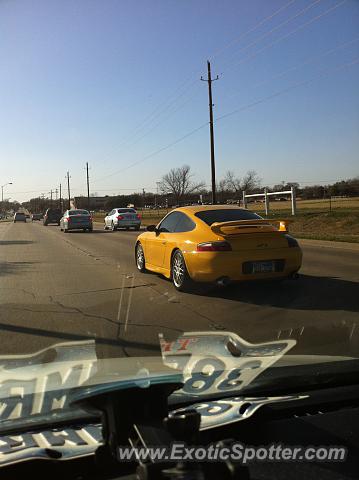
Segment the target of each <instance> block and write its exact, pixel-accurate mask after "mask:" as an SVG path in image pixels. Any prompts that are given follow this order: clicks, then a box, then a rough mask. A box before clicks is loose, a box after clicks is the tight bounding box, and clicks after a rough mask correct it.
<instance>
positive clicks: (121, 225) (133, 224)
mask: <svg viewBox="0 0 359 480" xmlns="http://www.w3.org/2000/svg"><path fill="white" fill-rule="evenodd" d="M115 225H116V226H117V227H118V228H126V227H140V226H141V220H137V221H135V220H128V221H126V222H124V221H121V220H120V221H119V222H117V224H115Z"/></svg>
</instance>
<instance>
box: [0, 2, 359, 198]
mask: <svg viewBox="0 0 359 480" xmlns="http://www.w3.org/2000/svg"><path fill="white" fill-rule="evenodd" d="M276 12H277V13H276ZM269 17H271V18H269ZM266 19H268V20H267V21H266ZM358 39H359V1H358V0H346V1H343V0H342V1H340V0H292V1H290V0H221V1H220V2H219V1H218V0H206V1H205V0H181V1H180V0H166V1H165V0H155V1H150V0H147V1H144V0H138V1H133V0H106V1H104V0H56V1H55V0H27V1H25V0H22V1H20V0H1V1H0V61H1V75H0V92H1V95H0V158H1V184H3V183H6V182H8V181H12V182H13V185H11V186H7V187H6V194H5V197H11V198H12V199H17V200H19V201H24V200H26V199H28V198H31V197H35V196H39V195H40V194H41V193H44V194H45V195H46V194H47V192H49V190H50V189H55V188H56V187H57V186H58V185H59V183H60V182H61V183H62V184H63V185H64V184H65V174H66V171H67V170H70V173H71V183H72V189H73V193H74V194H77V195H78V194H81V193H82V194H85V192H86V183H85V180H86V177H85V169H84V167H85V162H86V161H88V162H89V164H90V168H91V169H90V177H91V188H92V191H93V192H98V194H100V195H102V194H109V195H111V194H117V193H125V192H129V191H140V190H142V188H145V190H146V191H150V190H152V191H154V190H155V188H156V181H158V180H159V179H160V178H161V176H162V175H163V174H164V173H166V171H168V169H169V168H171V167H176V166H180V165H182V164H184V163H187V164H189V165H191V167H192V169H193V173H194V174H195V176H196V178H197V179H198V180H203V181H205V182H206V183H207V184H209V180H210V170H209V133H208V127H207V126H206V125H205V124H206V122H208V99H207V87H206V84H205V83H204V82H201V81H200V76H201V75H205V74H206V60H207V58H208V59H210V60H211V62H212V71H213V74H214V75H217V74H219V76H220V79H219V80H218V81H217V82H215V83H214V84H213V95H214V103H215V109H214V114H215V118H218V117H221V116H222V115H226V114H227V113H229V112H232V111H235V110H239V111H238V112H237V113H235V114H233V115H231V116H228V117H226V118H223V119H222V120H220V121H218V122H216V126H215V140H216V159H217V173H218V177H219V178H220V177H221V176H222V175H224V173H225V171H226V170H228V169H231V170H234V171H235V172H236V173H237V174H238V175H239V176H241V175H243V174H244V173H245V172H246V171H247V170H248V169H254V170H256V171H257V172H258V174H259V176H260V177H261V178H262V180H263V183H264V184H268V185H270V184H273V183H277V182H280V181H282V180H284V181H298V182H300V183H303V182H305V184H307V183H309V182H312V183H314V182H320V183H322V182H327V181H335V180H339V179H342V178H348V177H351V176H355V175H358V174H359V167H358V165H359V162H358V151H359V148H358V147H359V93H358V87H357V86H358V85H359V63H358V59H359V41H358ZM291 87H292V88H291ZM253 104H254V105H253ZM201 125H204V127H203V128H202V129H200V130H198V131H197V132H195V133H193V134H192V135H190V136H188V137H187V138H185V139H184V140H183V141H181V142H178V143H176V144H175V145H173V146H172V147H170V148H167V149H164V150H163V151H161V152H159V153H156V152H157V151H159V150H161V149H162V148H163V147H166V146H167V145H170V144H172V143H173V142H176V141H177V140H178V139H180V138H181V137H183V136H185V135H187V134H188V133H191V132H192V131H193V130H195V129H196V128H198V127H200V126H201ZM153 153H154V155H152V154H153ZM151 155H152V156H151ZM147 157H148V158H147ZM133 164H134V166H132V167H131V165H133ZM303 184H304V183H303Z"/></svg>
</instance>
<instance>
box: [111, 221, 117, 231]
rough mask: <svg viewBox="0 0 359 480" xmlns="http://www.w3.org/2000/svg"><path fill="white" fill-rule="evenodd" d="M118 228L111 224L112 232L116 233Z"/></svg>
mask: <svg viewBox="0 0 359 480" xmlns="http://www.w3.org/2000/svg"><path fill="white" fill-rule="evenodd" d="M116 230H117V227H115V224H114V223H113V222H111V232H116Z"/></svg>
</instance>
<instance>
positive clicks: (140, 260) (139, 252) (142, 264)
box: [135, 243, 146, 272]
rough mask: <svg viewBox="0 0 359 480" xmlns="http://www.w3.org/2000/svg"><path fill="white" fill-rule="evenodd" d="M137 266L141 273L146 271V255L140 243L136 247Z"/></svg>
mask: <svg viewBox="0 0 359 480" xmlns="http://www.w3.org/2000/svg"><path fill="white" fill-rule="evenodd" d="M135 253H136V266H137V269H138V270H139V271H140V272H145V271H146V261H145V253H144V251H143V247H142V245H141V244H140V243H138V244H137V245H136V251H135Z"/></svg>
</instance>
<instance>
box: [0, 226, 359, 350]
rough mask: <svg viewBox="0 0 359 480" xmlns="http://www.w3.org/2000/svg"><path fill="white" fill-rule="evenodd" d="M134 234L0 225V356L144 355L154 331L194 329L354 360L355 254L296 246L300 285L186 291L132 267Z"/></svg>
mask: <svg viewBox="0 0 359 480" xmlns="http://www.w3.org/2000/svg"><path fill="white" fill-rule="evenodd" d="M136 236H137V233H136V232H131V231H118V232H107V231H104V230H103V229H102V228H101V225H97V228H95V230H94V232H93V233H92V234H91V233H82V232H73V233H69V234H67V235H64V234H63V233H62V232H61V231H60V229H59V227H57V226H48V227H44V226H43V225H42V223H40V222H34V223H30V222H28V223H27V224H23V223H16V224H13V223H0V355H12V354H27V353H33V352H35V351H37V350H39V349H42V348H44V347H46V346H49V345H52V344H54V343H60V342H67V341H72V340H81V339H94V338H95V339H96V344H97V349H98V355H99V356H101V357H107V356H123V355H131V356H132V355H153V354H156V353H157V352H158V351H159V346H158V345H159V343H158V334H159V333H162V334H163V335H164V337H165V338H166V339H174V338H176V337H177V336H178V335H179V334H180V333H181V332H183V331H195V330H201V331H214V330H220V331H232V332H235V333H237V334H238V335H239V336H240V337H242V338H243V339H245V340H246V341H249V342H253V343H257V342H265V341H272V340H277V339H284V338H294V339H296V340H297V344H296V346H295V347H294V349H293V351H292V353H298V354H305V353H313V354H329V355H348V354H351V355H358V354H359V340H358V339H359V325H358V323H359V314H358V312H359V288H358V287H359V249H358V248H355V247H353V248H351V247H350V246H349V248H346V249H344V248H342V247H341V246H340V245H339V244H337V245H334V246H330V247H327V246H323V245H322V244H317V243H315V242H305V241H303V244H302V246H303V251H304V263H303V267H302V270H301V272H300V273H301V276H300V279H299V280H288V281H285V282H284V283H282V284H277V283H256V284H253V283H252V284H241V285H235V286H232V287H229V288H227V289H222V290H218V289H211V288H204V289H202V290H201V291H200V292H198V293H196V294H185V293H178V292H177V291H175V290H174V288H173V286H172V284H171V283H170V282H169V281H168V280H166V279H164V278H162V277H160V276H158V275H155V274H141V273H139V272H138V271H137V270H136V267H135V263H134V252H133V250H134V242H135V239H136Z"/></svg>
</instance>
